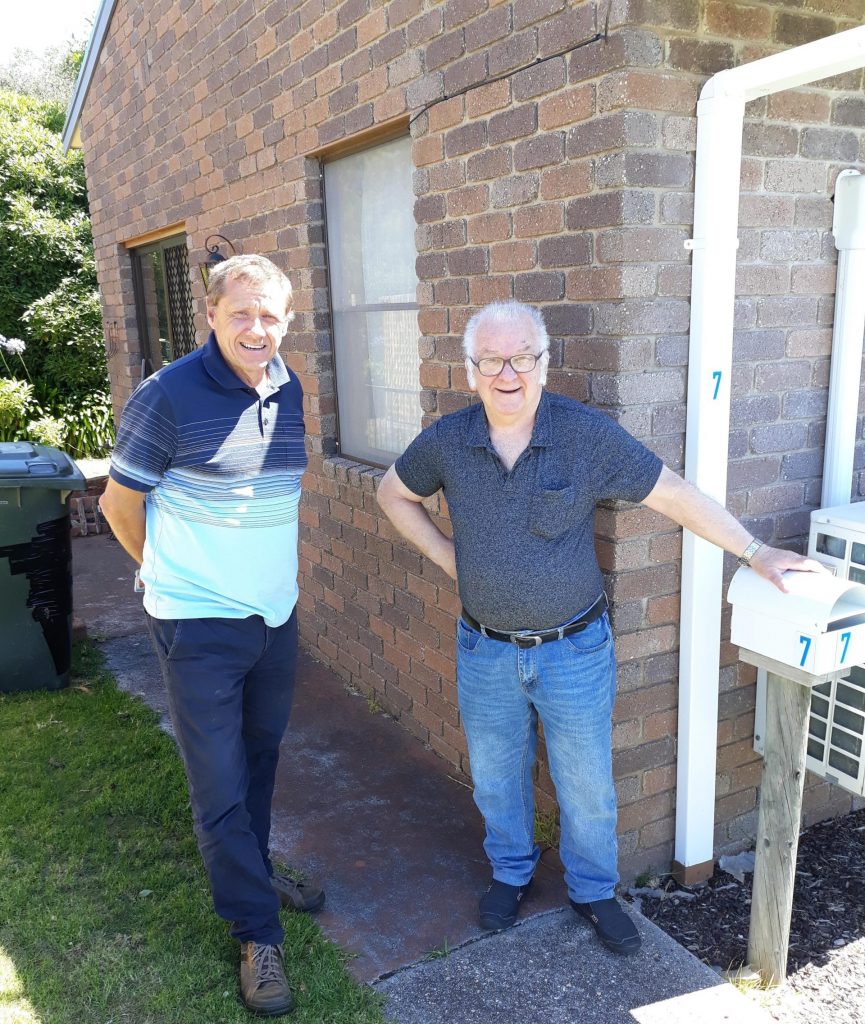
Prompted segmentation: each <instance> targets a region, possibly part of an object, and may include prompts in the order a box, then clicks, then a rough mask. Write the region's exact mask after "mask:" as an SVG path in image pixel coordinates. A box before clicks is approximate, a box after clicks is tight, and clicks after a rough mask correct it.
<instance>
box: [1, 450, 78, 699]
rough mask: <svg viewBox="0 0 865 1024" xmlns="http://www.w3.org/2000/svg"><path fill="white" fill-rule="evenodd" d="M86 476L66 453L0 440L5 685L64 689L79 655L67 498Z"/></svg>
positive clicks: (3, 689)
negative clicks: (74, 647)
mask: <svg viewBox="0 0 865 1024" xmlns="http://www.w3.org/2000/svg"><path fill="white" fill-rule="evenodd" d="M84 486H85V481H84V476H83V475H82V473H81V471H80V470H79V469H78V467H77V466H76V465H75V463H74V462H73V461H72V459H71V458H70V457H69V456H68V455H67V454H66V453H65V452H61V451H58V450H57V449H56V448H46V447H44V446H43V445H35V444H31V443H30V442H29V441H11V442H2V443H0V692H2V693H10V692H13V691H17V690H59V689H61V688H62V687H64V686H66V685H67V684H68V682H69V663H70V660H71V657H72V541H71V529H70V522H69V510H68V509H67V507H66V499H67V497H68V496H69V492H70V491H80V490H83V488H84Z"/></svg>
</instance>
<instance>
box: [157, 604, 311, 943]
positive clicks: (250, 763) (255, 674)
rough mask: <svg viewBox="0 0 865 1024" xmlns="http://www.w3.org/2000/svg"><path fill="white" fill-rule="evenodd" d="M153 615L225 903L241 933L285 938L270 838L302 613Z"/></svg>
mask: <svg viewBox="0 0 865 1024" xmlns="http://www.w3.org/2000/svg"><path fill="white" fill-rule="evenodd" d="M147 618H148V624H149V626H150V633H151V636H152V638H153V644H154V647H155V648H156V653H157V655H158V657H159V661H160V664H161V667H162V674H163V677H164V679H165V686H166V689H167V691H168V707H169V711H170V713H171V721H172V723H173V725H174V731H175V735H176V737H177V744H178V746H179V748H180V753H181V756H182V758H183V763H184V766H185V768H186V777H187V780H188V782H189V797H190V801H191V804H192V818H193V824H194V827H195V835H196V838H197V840H198V848H199V849H200V850H201V855H202V857H203V859H204V866H205V869H206V870H207V876H208V879H209V881H210V890H211V893H212V894H213V904H214V907H215V909H216V912H217V914H219V916H220V917H222V918H224V919H225V920H227V921H229V922H231V934H232V935H233V936H234V937H235V938H237V939H239V940H240V941H241V942H248V941H255V942H261V943H266V944H275V943H279V942H282V939H283V931H282V926H281V925H280V923H279V898H278V896H277V895H276V893H275V892H274V890H273V887H272V886H271V884H270V876H271V874H273V868H272V866H271V863H270V855H269V852H268V844H269V840H270V810H271V806H270V805H271V800H272V798H273V787H274V782H275V778H276V765H277V761H278V760H279V744H280V741H281V740H282V736H283V733H284V732H285V728H286V726H287V724H288V716H289V713H290V711H291V702H292V697H293V694H294V669H295V662H296V660H297V614H296V613H295V612H293V613H292V615H291V618H290V619H289V620H288V622H286V623H285V624H284V625H282V626H279V627H277V628H271V627H270V626H267V625H265V623H264V620H263V619H262V618H261V617H260V616H258V615H253V616H250V617H249V618H246V619H221V618H209V619H179V620H177V619H154V618H152V617H150V616H149V615H148V617H147Z"/></svg>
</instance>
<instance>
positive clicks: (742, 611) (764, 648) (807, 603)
mask: <svg viewBox="0 0 865 1024" xmlns="http://www.w3.org/2000/svg"><path fill="white" fill-rule="evenodd" d="M784 582H785V584H786V586H787V588H788V590H789V593H787V594H784V593H782V592H781V591H780V590H778V588H777V587H775V586H773V585H772V584H771V583H769V581H768V580H764V579H763V577H762V576H758V575H757V573H756V572H754V570H753V569H746V568H744V567H743V568H741V569H739V570H738V571H737V572H736V574H735V576H734V577H733V579H732V582H731V583H730V589H729V591H728V592H727V600H728V601H729V602H730V603H731V604H732V605H733V621H732V624H731V628H730V640H731V641H732V643H734V644H736V645H737V646H739V647H744V648H747V649H748V650H751V651H754V652H755V653H756V654H761V655H763V656H764V657H766V658H771V659H772V660H773V661H777V662H781V663H782V664H784V665H790V666H791V667H793V668H797V669H799V670H800V671H801V672H806V673H808V674H810V675H813V676H823V677H826V676H829V675H831V674H832V673H834V672H843V671H846V670H847V669H849V667H850V666H851V665H857V664H862V663H863V662H865V585H863V584H860V583H854V582H852V581H850V580H844V579H838V578H837V577H835V576H830V575H828V573H827V574H825V575H824V574H822V573H810V572H795V571H793V570H790V571H788V572H786V573H784Z"/></svg>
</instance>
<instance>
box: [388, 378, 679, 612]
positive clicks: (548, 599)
mask: <svg viewBox="0 0 865 1024" xmlns="http://www.w3.org/2000/svg"><path fill="white" fill-rule="evenodd" d="M394 468H395V469H396V472H397V474H398V476H399V478H400V480H402V482H403V483H404V484H405V486H406V487H407V488H408V489H409V490H410V491H412V492H413V493H414V494H418V495H422V496H424V497H428V496H429V495H431V494H435V492H436V491H437V490H439V488H441V489H443V490H444V494H445V498H446V499H447V503H448V508H449V509H450V517H451V523H452V524H453V531H454V543H455V545H456V560H457V576H458V579H459V592H460V597H461V599H462V602H463V605H464V606H465V608H466V610H467V611H468V612H470V613H471V614H472V615H473V616H474V617H475V618H476V619H477V620H478V621H479V622H482V623H483V624H484V625H485V626H489V627H490V628H492V629H500V630H517V629H549V628H551V627H553V626H558V625H560V624H561V623H563V622H568V621H569V620H571V619H572V618H574V616H576V615H577V614H578V613H579V612H580V611H582V610H583V609H584V608H586V607H588V606H589V605H590V604H592V602H593V601H594V600H595V598H596V597H598V595H599V594H600V593H601V590H602V588H603V578H602V576H601V570H600V568H599V567H598V561H597V557H596V555H595V543H594V523H595V504H596V502H598V501H600V500H602V499H605V498H607V499H612V498H617V499H620V500H623V501H634V502H638V501H642V500H643V498H645V497H646V495H647V494H648V493H649V492H650V491H651V490H652V488H653V487H654V486H655V483H656V482H657V480H658V476H659V475H660V472H661V468H662V463H661V460H660V459H659V458H658V456H657V455H655V454H654V453H653V452H650V451H649V450H648V448H646V447H645V446H644V445H642V444H641V443H640V442H639V441H637V440H636V439H635V438H633V437H631V435H630V434H629V433H628V432H627V431H625V430H624V429H622V427H620V426H619V425H618V424H617V423H616V422H615V421H613V420H611V419H610V418H609V417H607V416H605V415H604V414H603V413H600V412H598V411H597V410H595V409H590V408H588V407H587V406H585V405H582V404H581V403H580V402H576V401H574V400H573V399H571V398H566V397H564V396H563V395H557V394H553V393H551V392H549V391H544V392H543V394H542V395H541V401H540V404H539V406H538V412H537V418H536V420H535V428H534V431H533V433H532V439H531V442H530V443H529V447H528V448H527V449H526V450H525V451H524V452H523V453H522V455H520V457H519V458H518V459H517V461H516V464H515V465H514V468H513V469H512V470H511V471H510V472H507V471H506V470H505V468H504V466H503V465H502V463H501V461H500V460H499V457H498V455H497V454H496V451H495V449H494V448H493V446H492V442H491V441H490V433H489V428H488V427H487V419H486V414H485V413H484V408H483V406H482V405H481V404H480V403H477V404H474V405H471V406H469V407H468V408H467V409H461V410H460V411H459V412H455V413H452V414H451V415H449V416H443V417H442V418H441V419H440V420H438V421H437V422H435V423H434V424H433V425H432V426H431V427H428V428H427V429H426V430H424V431H423V433H421V434H420V435H418V437H416V438H415V439H414V441H412V443H411V444H410V445H409V446H408V448H407V449H406V450H405V452H404V453H403V454H402V455H401V456H400V458H399V459H397V461H396V465H395V467H394Z"/></svg>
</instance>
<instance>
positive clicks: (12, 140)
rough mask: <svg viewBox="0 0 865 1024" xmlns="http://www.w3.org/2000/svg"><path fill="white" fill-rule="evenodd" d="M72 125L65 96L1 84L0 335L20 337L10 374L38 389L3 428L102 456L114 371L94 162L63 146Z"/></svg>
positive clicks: (1, 368)
mask: <svg viewBox="0 0 865 1024" xmlns="http://www.w3.org/2000/svg"><path fill="white" fill-rule="evenodd" d="M62 124H63V114H62V110H61V109H60V108H59V107H58V106H57V105H56V103H52V102H47V101H44V100H40V99H37V98H34V97H33V96H24V95H21V94H18V93H14V92H9V91H0V339H2V341H3V342H8V341H9V340H11V342H13V343H14V344H15V347H14V348H13V350H11V351H10V350H8V349H7V352H6V354H7V356H8V358H5V359H3V360H2V361H0V377H7V378H10V379H12V380H15V379H19V380H20V379H21V378H26V381H27V383H28V385H29V386H30V391H29V392H28V393H27V395H26V396H25V395H24V394H23V393H19V392H15V396H16V397H17V398H18V399H19V401H18V409H17V413H16V416H15V418H14V423H13V422H12V419H11V413H10V412H9V410H8V409H7V413H6V416H5V424H4V423H0V433H4V434H5V435H6V437H8V436H9V435H10V433H16V434H19V435H20V434H21V433H22V432H23V433H24V435H25V436H30V435H35V436H40V437H42V438H45V437H53V438H54V439H55V440H56V439H57V438H59V437H61V436H62V437H64V438H65V439H66V441H67V445H68V444H69V443H70V439H72V438H76V439H78V441H79V442H80V443H83V444H85V445H86V446H87V447H88V448H89V449H90V450H88V451H87V452H86V454H95V451H94V450H93V445H96V447H97V448H99V447H101V448H103V449H104V447H105V445H106V444H107V443H108V442H109V441H110V432H111V431H110V416H109V415H108V410H109V408H110V403H109V400H108V372H107V367H106V363H105V350H104V347H103V342H102V316H101V311H100V307H99V297H98V292H97V285H96V268H95V263H94V258H93V239H92V235H91V229H90V219H89V216H88V210H87V193H86V189H85V179H84V166H83V162H82V157H81V153H80V152H76V151H73V152H70V153H68V154H66V153H64V152H63V145H62V142H61V138H60V134H59V133H60V129H61V128H62ZM17 339H21V341H23V342H24V344H23V345H22V344H21V342H18V341H17ZM19 349H21V351H19ZM19 364H20V365H19ZM11 397H12V392H10V393H9V394H7V395H6V399H7V405H8V404H9V403H10V402H11ZM25 399H26V400H25ZM28 432H29V433H28ZM4 439H5V438H4ZM83 453H84V452H79V454H83Z"/></svg>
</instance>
